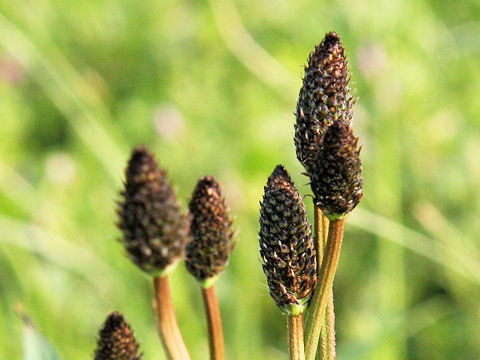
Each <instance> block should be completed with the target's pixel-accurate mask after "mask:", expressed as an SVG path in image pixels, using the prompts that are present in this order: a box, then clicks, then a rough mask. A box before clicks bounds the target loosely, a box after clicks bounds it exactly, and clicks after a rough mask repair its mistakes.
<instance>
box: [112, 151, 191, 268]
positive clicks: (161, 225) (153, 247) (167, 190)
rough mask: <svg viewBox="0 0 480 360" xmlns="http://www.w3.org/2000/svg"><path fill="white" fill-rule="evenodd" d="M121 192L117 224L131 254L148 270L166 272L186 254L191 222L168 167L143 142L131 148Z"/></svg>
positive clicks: (137, 262)
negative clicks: (178, 196)
mask: <svg viewBox="0 0 480 360" xmlns="http://www.w3.org/2000/svg"><path fill="white" fill-rule="evenodd" d="M121 194H122V196H123V199H122V201H121V203H120V206H119V209H118V214H119V216H120V221H119V224H118V226H119V228H120V229H121V230H122V232H123V244H124V246H125V248H126V250H127V253H128V256H129V257H130V259H132V261H133V262H134V263H135V264H137V265H138V266H139V267H140V268H141V269H142V270H144V271H146V272H147V273H150V274H152V275H154V276H157V275H158V276H161V275H164V274H166V273H167V272H168V271H169V270H170V269H172V268H173V265H175V264H176V263H177V262H178V260H180V259H181V258H182V257H183V253H184V250H185V247H186V245H187V244H188V242H189V240H190V236H189V226H190V225H189V221H188V218H187V217H186V216H185V215H184V214H183V213H182V212H181V210H180V204H179V202H178V199H177V196H176V194H175V192H174V191H173V189H172V187H171V186H170V184H169V183H168V181H167V178H166V173H165V171H164V170H160V169H159V168H158V166H157V164H156V162H155V159H154V158H153V155H152V154H151V153H150V152H149V151H148V150H147V149H146V148H145V147H143V146H139V147H136V148H135V149H134V150H133V152H132V155H131V157H130V161H129V163H128V167H127V169H126V184H125V190H124V191H123V192H122V193H121Z"/></svg>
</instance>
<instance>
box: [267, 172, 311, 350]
mask: <svg viewBox="0 0 480 360" xmlns="http://www.w3.org/2000/svg"><path fill="white" fill-rule="evenodd" d="M259 239H260V255H261V260H262V266H263V271H264V273H265V275H266V276H267V282H268V287H269V290H270V295H271V296H272V298H273V300H274V301H275V303H276V304H277V305H278V306H279V307H280V309H281V310H282V311H283V312H284V313H286V314H287V315H288V324H289V351H290V358H291V359H303V358H304V345H303V324H302V313H303V311H304V309H305V308H306V306H307V304H308V301H309V299H310V295H311V293H312V290H313V289H314V287H315V284H316V282H317V275H316V271H317V270H316V265H317V261H316V256H315V244H314V242H313V239H312V236H311V229H310V224H309V222H308V220H307V213H306V211H305V208H304V205H303V200H302V198H301V196H300V194H299V193H298V191H297V189H296V188H295V186H294V185H293V182H292V180H291V179H290V175H289V174H288V173H287V171H286V170H285V169H284V168H283V166H281V165H278V166H277V167H276V168H275V170H274V171H273V173H272V175H271V176H270V177H269V178H268V182H267V185H266V186H265V193H264V195H263V200H262V202H261V208H260V232H259Z"/></svg>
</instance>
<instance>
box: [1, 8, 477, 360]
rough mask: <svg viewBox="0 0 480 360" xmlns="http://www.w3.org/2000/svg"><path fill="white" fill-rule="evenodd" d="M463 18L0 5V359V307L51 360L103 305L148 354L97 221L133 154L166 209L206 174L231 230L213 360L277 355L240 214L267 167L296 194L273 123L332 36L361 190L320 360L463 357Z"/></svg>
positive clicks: (154, 348)
mask: <svg viewBox="0 0 480 360" xmlns="http://www.w3.org/2000/svg"><path fill="white" fill-rule="evenodd" d="M479 19H480V2H479V1H474V0H470V1H461V2H457V1H446V0H445V1H434V0H430V1H426V0H407V1H400V0H390V1H380V0H371V1H357V2H353V1H346V0H342V1H330V2H313V1H305V0H297V1H288V0H257V1H255V2H252V1H246V0H235V1H233V0H210V1H192V0H190V1H187V0H182V1H181V0H179V1H173V0H171V1H169V0H164V1H158V0H156V1H153V0H143V1H114V0H106V1H93V0H85V1H66V0H30V1H28V0H21V1H7V0H0V136H1V141H0V326H1V328H2V334H3V335H2V336H1V337H0V358H2V359H21V358H22V322H21V320H20V319H19V318H18V316H17V315H16V314H15V312H14V307H15V305H16V304H17V303H22V304H23V306H24V308H25V310H26V312H27V313H28V314H29V315H30V316H31V317H32V318H33V319H34V321H35V323H36V324H37V326H38V328H39V329H40V330H41V331H42V333H43V334H44V335H45V336H46V337H47V338H48V339H49V341H50V342H51V343H53V344H54V346H55V347H56V348H57V350H58V352H59V354H60V355H61V357H62V358H63V359H87V358H91V355H92V353H93V350H94V347H95V342H96V335H97V333H98V329H99V327H100V326H101V325H102V323H103V321H104V319H105V317H106V315H107V313H108V312H109V311H111V310H114V309H115V310H119V311H121V312H123V313H124V314H125V316H126V318H127V320H128V321H129V322H130V323H131V325H132V327H133V328H134V331H135V333H136V335H137V337H138V339H139V340H140V341H141V348H142V349H143V351H144V352H145V356H144V359H145V360H149V359H161V358H162V356H163V352H162V350H161V349H160V343H159V341H158V338H157V334H156V332H155V328H154V322H153V319H152V313H151V292H152V290H151V283H150V281H149V279H147V278H146V277H145V276H143V275H142V273H141V272H140V271H139V270H137V268H135V266H134V265H132V264H131V263H130V261H128V260H127V259H126V258H125V256H124V255H123V249H122V248H121V246H120V244H119V243H118V242H117V241H116V240H117V239H118V238H119V236H120V234H119V231H118V230H117V229H116V228H115V225H114V223H115V221H116V217H115V212H114V211H115V201H116V200H118V199H119V196H118V191H119V189H120V188H121V184H122V180H123V170H124V167H125V164H126V160H127V158H128V154H129V150H130V149H131V148H132V147H133V146H134V145H136V144H139V143H143V144H146V145H148V146H149V147H150V148H151V149H152V150H153V151H154V152H155V153H156V155H157V160H158V161H159V163H160V164H161V165H162V166H164V167H166V168H167V169H168V171H169V177H170V179H171V180H172V182H173V183H174V184H175V186H176V188H177V190H178V193H179V196H180V198H181V199H182V202H183V204H186V203H187V202H188V199H189V196H190V193H191V191H192V190H193V187H194V185H195V183H196V180H197V179H198V178H199V177H200V176H203V175H205V174H213V175H215V176H216V177H217V178H218V179H219V181H220V182H221V183H222V185H223V188H224V190H225V193H226V196H227V199H228V202H229V203H230V207H231V210H232V213H233V214H235V216H236V223H235V226H236V228H237V229H239V236H238V238H239V243H238V246H237V248H236V249H235V251H234V253H233V255H232V259H231V262H230V266H229V268H228V270H227V271H226V272H225V273H224V274H223V275H222V276H221V277H220V278H219V281H218V283H217V284H218V285H217V290H218V293H219V298H220V303H221V308H222V312H223V319H224V327H225V337H226V343H227V351H228V354H227V355H228V358H229V359H281V358H286V356H287V355H286V342H285V336H286V326H285V318H284V317H283V316H282V315H280V313H279V311H278V309H277V308H276V307H275V305H274V303H273V301H272V300H271V298H270V297H269V295H268V293H267V289H266V284H265V279H264V276H263V273H262V270H261V266H260V261H259V255H258V240H257V231H258V209H259V204H258V203H259V200H260V199H261V196H262V193H263V186H264V184H265V182H266V179H267V177H268V175H269V174H270V173H271V171H272V170H273V168H274V166H275V165H276V164H278V163H282V164H285V165H286V167H287V169H289V171H290V172H291V173H292V176H293V178H294V180H295V181H296V184H297V185H298V187H299V190H300V192H301V193H302V194H309V193H310V190H309V187H308V186H307V180H306V178H305V177H304V176H302V175H301V174H300V173H301V172H302V170H303V169H302V167H301V166H300V164H299V163H298V161H297V160H296V157H295V150H294V145H293V139H292V137H293V123H294V115H293V112H294V110H295V104H296V97H297V94H298V90H299V89H300V86H301V76H302V72H303V64H304V63H305V61H306V59H307V57H308V54H309V52H310V51H311V50H312V49H313V47H314V45H315V44H316V43H318V42H320V41H321V39H322V38H323V36H324V34H325V33H326V32H327V31H330V30H336V31H337V32H338V33H339V34H340V35H341V36H342V39H343V42H344V45H345V48H346V53H347V55H348V56H349V59H350V65H351V69H352V83H353V85H354V87H356V89H357V92H356V94H357V96H358V97H359V100H358V103H357V105H356V106H355V115H354V129H355V132H356V133H357V135H359V136H360V142H361V143H363V144H364V147H363V151H362V160H363V167H364V178H365V197H364V199H363V200H362V202H361V204H360V206H359V208H357V209H356V210H355V212H354V214H352V215H351V216H350V217H349V218H348V219H347V225H346V233H345V241H344V247H343V250H342V252H343V253H342V257H341V259H340V266H339V271H338V273H337V278H336V283H335V292H336V310H337V331H338V338H337V343H338V348H337V351H338V357H339V359H381V360H390V359H392V360H393V359H423V360H425V359H436V360H438V359H479V358H480V321H479V320H480V319H479V315H480V288H479V285H480V247H479V245H480V240H479V238H480V221H479V216H480V201H479V200H480V192H479V191H478V189H479V186H480V155H479V154H480V123H479V119H480V101H479V99H480V20H479ZM306 201H307V203H308V206H309V209H311V198H310V197H306ZM311 214H312V211H310V215H311ZM171 280H172V291H173V297H174V302H175V306H176V311H177V314H178V318H179V323H180V326H181V328H182V330H183V332H184V337H185V339H186V342H187V345H188V347H189V349H190V351H191V354H192V356H193V358H194V359H206V358H207V351H208V350H207V348H208V345H207V340H206V338H205V320H204V316H203V312H202V304H201V297H200V292H199V290H198V288H197V286H196V284H195V282H194V280H192V278H191V277H190V276H189V275H188V274H187V272H186V271H185V268H184V266H183V264H180V266H179V267H178V269H177V271H175V273H174V275H173V276H172V279H171Z"/></svg>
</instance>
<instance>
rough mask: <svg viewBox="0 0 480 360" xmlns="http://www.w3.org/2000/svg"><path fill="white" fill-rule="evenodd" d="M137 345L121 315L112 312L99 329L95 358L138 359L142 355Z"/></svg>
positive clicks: (100, 359)
mask: <svg viewBox="0 0 480 360" xmlns="http://www.w3.org/2000/svg"><path fill="white" fill-rule="evenodd" d="M138 347H139V344H138V343H137V341H136V340H135V337H134V335H133V330H132V329H131V328H130V326H129V325H128V324H127V323H126V321H125V319H124V318H123V315H122V314H120V313H118V312H112V313H111V314H110V315H108V317H107V320H106V321H105V324H104V325H103V329H102V330H100V334H99V337H98V345H97V350H96V351H95V360H140V359H141V357H142V355H141V354H139V353H138Z"/></svg>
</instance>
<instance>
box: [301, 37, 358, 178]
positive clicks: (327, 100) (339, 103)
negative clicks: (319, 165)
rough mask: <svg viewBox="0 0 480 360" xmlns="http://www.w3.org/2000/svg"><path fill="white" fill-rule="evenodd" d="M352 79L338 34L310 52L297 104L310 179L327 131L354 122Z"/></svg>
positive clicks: (305, 163) (325, 39)
mask: <svg viewBox="0 0 480 360" xmlns="http://www.w3.org/2000/svg"><path fill="white" fill-rule="evenodd" d="M349 80H350V75H349V70H348V62H347V59H346V57H345V55H344V49H343V45H342V42H341V40H340V37H339V36H338V35H337V33H335V32H330V33H328V34H326V35H325V38H324V39H323V41H322V42H321V43H320V45H317V46H316V47H315V50H314V51H313V52H312V53H310V58H309V59H308V65H307V66H305V77H304V78H303V85H302V88H301V89H300V94H299V96H298V102H297V111H296V118H297V121H296V124H295V138H294V140H295V148H296V151H297V158H298V160H299V161H300V162H301V163H302V165H303V166H304V168H305V170H306V172H307V174H308V175H309V176H311V172H312V169H311V166H312V162H313V158H314V156H315V153H316V152H317V150H318V146H319V145H320V143H321V142H322V140H323V136H324V135H325V132H326V131H327V128H328V127H329V126H330V125H332V124H333V122H334V121H336V120H340V121H342V122H344V123H349V122H350V121H351V119H352V106H353V104H354V100H353V98H352V95H351V93H350V87H349V86H348V82H349Z"/></svg>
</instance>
